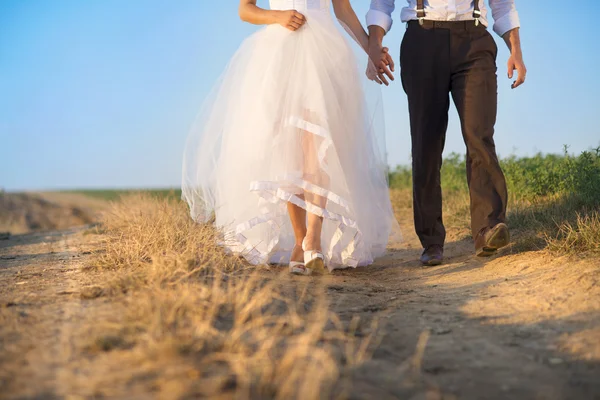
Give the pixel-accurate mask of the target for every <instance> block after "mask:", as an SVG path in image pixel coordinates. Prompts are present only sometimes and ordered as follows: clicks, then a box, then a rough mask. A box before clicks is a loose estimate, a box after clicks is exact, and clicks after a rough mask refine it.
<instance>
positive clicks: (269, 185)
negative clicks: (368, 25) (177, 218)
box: [182, 0, 398, 275]
mask: <svg viewBox="0 0 600 400" xmlns="http://www.w3.org/2000/svg"><path fill="white" fill-rule="evenodd" d="M330 1H331V2H333V9H334V11H335V16H336V17H337V18H338V20H339V21H340V22H341V24H342V25H343V26H344V28H345V29H346V30H347V31H348V32H349V34H350V35H351V36H352V37H353V38H354V39H355V40H356V42H357V43H358V44H359V45H360V46H361V47H362V49H366V48H367V45H368V36H367V33H366V32H365V31H364V29H363V27H362V25H361V24H360V22H359V20H358V18H357V16H356V14H355V12H354V10H353V9H352V6H351V5H350V2H349V0H271V1H270V10H266V9H262V8H259V7H258V6H257V5H256V0H241V1H240V7H239V14H240V17H241V19H242V20H243V21H246V22H249V23H252V24H262V25H267V27H266V28H264V29H262V30H260V31H258V32H257V33H255V34H254V35H252V36H250V37H249V38H248V39H246V41H245V42H244V43H243V44H242V46H241V48H240V49H239V50H238V52H237V53H236V54H235V55H234V57H233V59H232V60H231V62H230V64H229V66H228V67H227V68H226V70H225V71H224V73H223V75H222V78H221V81H220V83H219V84H218V85H217V86H216V88H215V89H214V90H213V93H212V95H211V96H210V97H209V99H208V100H207V102H206V105H205V107H204V109H203V112H202V113H201V115H200V117H199V119H198V121H197V122H196V124H195V125H194V127H193V128H192V131H191V133H190V136H189V138H188V142H187V144H186V149H185V154H184V166H183V195H182V197H183V199H184V200H186V201H187V202H188V204H189V206H190V211H191V214H192V217H193V218H194V219H195V220H196V221H198V222H207V221H209V220H211V219H213V218H214V221H215V224H216V225H217V227H219V228H220V229H221V230H222V231H223V239H222V245H223V246H225V247H226V248H227V249H228V250H229V251H231V252H233V253H234V254H238V255H241V256H243V257H245V258H246V259H247V260H248V261H249V262H250V263H252V264H261V263H275V264H289V268H290V272H291V273H293V274H299V275H310V274H315V275H316V274H322V273H324V272H325V271H326V268H328V269H329V270H330V271H332V270H333V269H335V268H346V267H356V266H363V265H368V264H371V263H372V262H373V260H374V258H376V257H378V256H381V255H383V254H384V253H385V249H386V245H387V243H388V240H389V238H390V235H391V234H392V232H396V231H397V229H398V228H397V223H396V220H395V219H394V215H393V212H392V207H391V204H390V200H389V192H388V186H387V173H386V171H387V167H386V161H385V145H384V142H385V141H384V137H383V131H382V129H380V125H381V121H380V119H381V115H382V114H381V104H380V103H377V104H376V106H375V107H370V104H369V103H368V102H367V101H366V94H365V93H366V92H365V87H364V86H363V84H362V83H361V76H362V74H361V73H360V72H359V69H358V65H359V61H358V60H357V58H356V57H355V55H354V52H353V50H352V48H351V45H350V43H349V42H348V41H347V40H346V38H345V37H344V36H343V34H342V32H341V31H340V30H339V29H338V27H337V26H336V24H335V21H334V18H333V17H332V15H331V11H330ZM363 55H364V56H365V63H366V53H364V54H363ZM373 70H374V68H373V65H372V63H371V66H370V68H369V71H368V75H369V76H370V79H372V80H376V81H378V82H379V83H380V81H379V79H378V78H377V73H376V71H375V72H374V71H373ZM371 86H373V85H371Z"/></svg>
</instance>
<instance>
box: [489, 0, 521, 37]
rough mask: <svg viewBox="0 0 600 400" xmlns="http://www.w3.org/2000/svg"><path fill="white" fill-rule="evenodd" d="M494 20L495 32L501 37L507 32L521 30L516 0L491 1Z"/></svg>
mask: <svg viewBox="0 0 600 400" xmlns="http://www.w3.org/2000/svg"><path fill="white" fill-rule="evenodd" d="M489 1H490V8H491V9H492V17H493V18H494V32H496V33H497V34H498V35H499V36H502V35H504V34H505V33H506V32H508V31H510V30H512V29H515V28H519V27H520V26H521V23H520V21H519V14H518V13H517V8H516V7H515V0H489Z"/></svg>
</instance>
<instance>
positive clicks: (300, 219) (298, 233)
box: [287, 195, 306, 262]
mask: <svg viewBox="0 0 600 400" xmlns="http://www.w3.org/2000/svg"><path fill="white" fill-rule="evenodd" d="M299 197H301V198H302V197H303V196H302V195H300V196H299ZM287 209H288V214H289V215H290V221H291V222H292V228H293V229H294V238H295V240H296V246H295V247H294V249H293V250H292V255H291V261H297V262H302V261H304V254H303V252H302V241H303V240H304V238H305V237H306V210H305V209H304V208H302V207H298V206H297V205H295V204H293V203H289V202H288V203H287Z"/></svg>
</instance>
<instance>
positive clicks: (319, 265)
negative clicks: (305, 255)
mask: <svg viewBox="0 0 600 400" xmlns="http://www.w3.org/2000/svg"><path fill="white" fill-rule="evenodd" d="M306 269H307V270H308V271H310V272H309V273H308V275H316V276H321V275H325V263H324V262H323V260H322V259H320V258H316V259H314V260H312V261H310V262H308V263H307V264H306Z"/></svg>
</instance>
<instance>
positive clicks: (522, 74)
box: [507, 51, 527, 89]
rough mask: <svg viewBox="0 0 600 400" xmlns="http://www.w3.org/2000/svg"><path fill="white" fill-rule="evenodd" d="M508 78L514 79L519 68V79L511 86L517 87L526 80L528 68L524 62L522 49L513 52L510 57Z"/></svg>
mask: <svg viewBox="0 0 600 400" xmlns="http://www.w3.org/2000/svg"><path fill="white" fill-rule="evenodd" d="M507 66H508V79H512V78H513V75H514V71H515V70H517V74H518V76H517V80H516V81H514V82H513V83H512V85H511V86H510V87H511V88H512V89H516V88H518V87H519V86H521V85H522V84H523V83H524V82H525V78H526V76H527V68H526V67H525V63H524V62H523V55H522V54H521V52H520V51H516V52H513V53H512V54H511V55H510V57H509V58H508V65H507Z"/></svg>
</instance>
